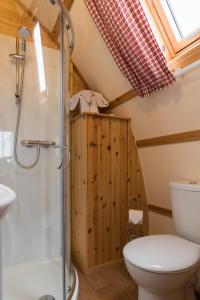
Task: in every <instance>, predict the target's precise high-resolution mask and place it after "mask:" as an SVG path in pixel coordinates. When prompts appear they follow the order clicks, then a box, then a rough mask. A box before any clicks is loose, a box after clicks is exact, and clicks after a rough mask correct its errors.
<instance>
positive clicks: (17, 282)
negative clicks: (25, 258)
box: [3, 259, 62, 300]
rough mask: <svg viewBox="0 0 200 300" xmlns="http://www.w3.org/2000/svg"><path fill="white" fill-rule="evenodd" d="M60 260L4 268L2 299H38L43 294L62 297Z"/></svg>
mask: <svg viewBox="0 0 200 300" xmlns="http://www.w3.org/2000/svg"><path fill="white" fill-rule="evenodd" d="M61 267H62V265H61V261H60V260H59V259H52V260H48V261H44V262H35V263H32V262H31V263H23V264H17V265H13V266H8V267H5V268H4V271H3V272H4V273H3V278H4V280H3V294H4V296H3V299H4V300H38V299H39V298H40V297H41V296H43V295H52V296H54V297H55V299H56V300H60V299H62V270H61Z"/></svg>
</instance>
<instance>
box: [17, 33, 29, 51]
mask: <svg viewBox="0 0 200 300" xmlns="http://www.w3.org/2000/svg"><path fill="white" fill-rule="evenodd" d="M18 34H19V37H20V38H21V39H22V51H23V52H26V40H27V39H28V38H29V36H30V35H31V32H30V30H29V29H28V28H26V27H20V28H19V29H18Z"/></svg>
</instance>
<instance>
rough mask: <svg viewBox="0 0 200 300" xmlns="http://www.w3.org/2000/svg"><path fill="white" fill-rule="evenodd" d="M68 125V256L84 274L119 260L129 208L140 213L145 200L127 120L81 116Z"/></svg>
mask: <svg viewBox="0 0 200 300" xmlns="http://www.w3.org/2000/svg"><path fill="white" fill-rule="evenodd" d="M71 123H72V126H71V131H72V132H71V133H72V134H71V136H72V166H71V171H72V190H71V191H72V254H73V258H74V260H75V261H76V263H77V264H78V265H79V266H80V267H81V269H82V270H83V271H85V272H87V271H89V270H91V269H93V268H95V267H97V266H100V265H103V264H106V263H109V262H112V261H116V260H119V259H121V258H122V249H123V247H124V245H125V244H126V242H127V240H128V209H129V204H130V206H132V207H133V208H134V207H135V208H138V209H139V208H140V209H143V206H144V203H146V196H145V191H144V184H143V179H142V173H141V167H140V163H139V158H138V155H137V149H136V146H135V141H134V138H133V135H132V134H131V132H130V126H129V120H128V119H124V118H116V117H113V116H108V115H103V114H91V113H84V114H81V115H79V116H78V117H76V118H75V119H73V120H72V122H71ZM145 216H147V215H146V205H145ZM145 222H146V224H147V223H148V222H147V221H146V219H145ZM137 230H139V228H137ZM137 230H136V231H137ZM140 230H141V231H142V232H143V233H144V232H146V233H147V231H148V229H147V226H146V227H143V228H140ZM138 232H139V231H138Z"/></svg>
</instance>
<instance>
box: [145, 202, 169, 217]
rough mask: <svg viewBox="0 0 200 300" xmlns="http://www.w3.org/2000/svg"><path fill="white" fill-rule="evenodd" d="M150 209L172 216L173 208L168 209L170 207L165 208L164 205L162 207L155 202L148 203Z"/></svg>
mask: <svg viewBox="0 0 200 300" xmlns="http://www.w3.org/2000/svg"><path fill="white" fill-rule="evenodd" d="M148 210H149V211H151V212H154V213H156V214H159V215H162V216H165V217H169V218H172V217H173V216H172V210H171V209H168V208H164V207H160V206H156V205H153V204H148Z"/></svg>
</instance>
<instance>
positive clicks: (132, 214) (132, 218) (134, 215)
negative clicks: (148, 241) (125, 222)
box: [129, 209, 143, 225]
mask: <svg viewBox="0 0 200 300" xmlns="http://www.w3.org/2000/svg"><path fill="white" fill-rule="evenodd" d="M129 223H132V224H135V225H136V224H140V225H141V224H142V223H143V211H142V210H137V209H130V210H129Z"/></svg>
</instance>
